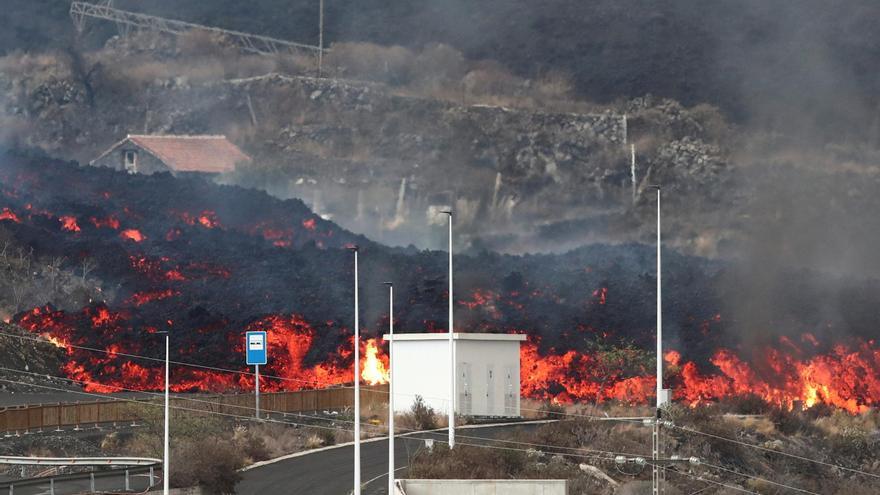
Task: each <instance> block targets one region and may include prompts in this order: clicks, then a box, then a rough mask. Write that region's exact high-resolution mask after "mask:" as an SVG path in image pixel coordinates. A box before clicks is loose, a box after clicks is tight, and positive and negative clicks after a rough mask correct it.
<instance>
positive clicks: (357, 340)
mask: <svg viewBox="0 0 880 495" xmlns="http://www.w3.org/2000/svg"><path fill="white" fill-rule="evenodd" d="M351 250H352V251H353V252H354V492H353V493H354V495H361V377H360V371H361V349H360V346H361V331H360V317H359V308H358V247H357V246H354V247H352V248H351Z"/></svg>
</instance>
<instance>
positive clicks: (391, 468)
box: [385, 282, 394, 495]
mask: <svg viewBox="0 0 880 495" xmlns="http://www.w3.org/2000/svg"><path fill="white" fill-rule="evenodd" d="M385 285H387V286H388V335H389V337H388V495H394V376H393V375H392V371H391V370H392V368H391V367H392V366H393V365H394V284H393V283H391V282H385Z"/></svg>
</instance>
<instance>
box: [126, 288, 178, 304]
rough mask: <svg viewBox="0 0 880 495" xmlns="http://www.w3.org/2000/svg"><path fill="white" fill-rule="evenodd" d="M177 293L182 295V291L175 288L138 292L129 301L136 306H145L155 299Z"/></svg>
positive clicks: (165, 297) (166, 297)
mask: <svg viewBox="0 0 880 495" xmlns="http://www.w3.org/2000/svg"><path fill="white" fill-rule="evenodd" d="M177 295H180V293H179V292H177V291H175V290H173V289H165V290H155V291H145V292H137V293H135V294H134V295H132V296H131V298H129V300H128V303H129V304H134V305H135V306H143V305H144V304H147V303H151V302H153V301H161V300H162V299H168V298H169V297H174V296H177Z"/></svg>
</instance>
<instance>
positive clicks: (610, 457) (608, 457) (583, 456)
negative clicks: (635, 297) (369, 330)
mask: <svg viewBox="0 0 880 495" xmlns="http://www.w3.org/2000/svg"><path fill="white" fill-rule="evenodd" d="M12 371H15V370H12ZM0 381H3V382H7V383H15V384H20V385H28V386H33V387H38V388H44V389H49V390H56V391H60V392H66V393H75V394H82V395H88V396H96V397H103V396H101V395H100V394H93V393H89V392H82V391H77V390H66V389H62V388H57V387H50V386H47V385H37V384H31V383H27V382H22V381H17V380H9V379H5V378H0ZM71 381H74V382H76V380H71ZM112 400H116V401H122V402H132V403H136V404H146V405H152V406H157V407H159V406H161V404H154V403H151V402H144V401H138V400H134V399H124V398H119V397H113V398H112ZM215 404H217V405H226V404H221V403H215ZM170 408H171V409H176V410H181V411H189V412H195V413H201V414H212V415H217V416H224V417H230V418H236V419H243V420H247V421H258V422H267V423H279V424H286V425H292V426H301V427H305V428H320V429H327V430H333V431H346V432H352V431H353V430H347V429H345V428H338V427H327V426H320V425H313V424H303V423H296V422H291V421H282V420H275V419H271V418H254V417H252V416H242V415H238V414H231V413H222V412H218V411H206V410H201V409H192V408H186V407H180V406H170ZM344 422H348V421H344ZM366 424H369V423H366ZM374 426H377V425H374ZM413 433H425V432H413ZM404 436H405V437H406V438H410V439H416V440H431V441H433V442H435V443H441V444H443V443H448V442H444V441H442V440H437V439H433V438H424V437H422V438H419V437H416V436H413V435H412V434H408V435H404ZM459 438H465V439H474V440H481V441H489V442H492V441H499V440H497V439H490V438H481V437H472V436H460V437H459ZM500 442H502V443H513V444H519V445H529V446H534V447H542V448H545V449H577V448H575V447H562V446H555V445H544V444H533V443H528V442H514V441H507V440H500ZM459 445H466V446H471V447H479V448H489V449H495V450H505V451H517V452H525V453H529V452H531V450H529V449H518V448H513V447H500V446H495V445H480V444H471V443H461V442H459ZM577 450H585V451H588V452H590V451H592V452H596V453H597V454H604V455H597V454H594V455H586V454H576V453H562V455H565V456H568V457H576V458H581V459H594V460H604V461H613V460H615V457H616V455H617V453H615V452H611V451H602V450H592V449H586V448H585V449H577ZM626 455H630V454H626ZM639 457H641V458H643V459H644V458H645V456H639ZM701 465H704V466H706V467H708V468H711V469H718V470H721V471H724V472H728V473H731V474H734V475H737V476H743V477H747V478H751V479H755V480H758V481H762V482H765V483H770V484H773V485H776V486H779V487H783V488H787V489H790V490H795V491H798V492H801V493H806V494H808V495H820V494H818V493H815V492H811V491H809V490H804V489H801V488H797V487H793V486H789V485H786V484H784V483H779V482H775V481H771V480H768V479H764V478H759V477H756V476H751V475H748V474H743V473H739V472H737V471H734V470H731V469H727V468H724V467H722V466H715V465H712V464H705V463H701ZM660 467H661V468H662V469H666V470H669V468H668V467H665V466H660ZM672 471H673V472H676V473H679V474H684V475H686V476H691V477H694V476H693V475H690V474H688V473H681V472H679V471H675V470H672ZM696 479H699V480H700V481H707V482H710V483H715V484H718V485H721V486H725V487H727V488H731V489H735V490H739V491H743V492H745V493H755V492H750V491H747V490H742V489H740V488H737V487H734V486H730V485H725V484H723V483H718V482H714V481H711V480H707V479H704V478H696Z"/></svg>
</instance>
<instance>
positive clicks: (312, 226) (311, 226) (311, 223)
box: [302, 218, 315, 230]
mask: <svg viewBox="0 0 880 495" xmlns="http://www.w3.org/2000/svg"><path fill="white" fill-rule="evenodd" d="M302 224H303V227H305V228H306V229H308V230H315V219H314V218H309V219H308V220H303V223H302Z"/></svg>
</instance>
